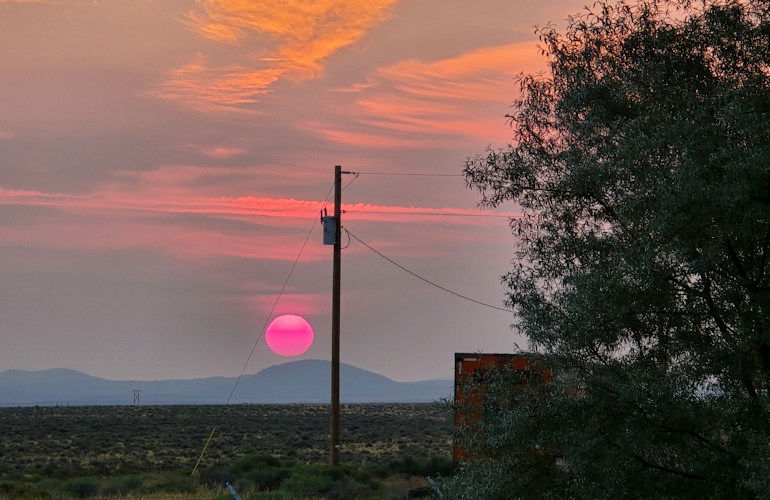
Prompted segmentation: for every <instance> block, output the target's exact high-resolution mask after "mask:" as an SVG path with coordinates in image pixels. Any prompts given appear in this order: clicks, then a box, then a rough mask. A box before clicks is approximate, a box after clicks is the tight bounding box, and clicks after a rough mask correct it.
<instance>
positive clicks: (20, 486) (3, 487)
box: [0, 481, 50, 498]
mask: <svg viewBox="0 0 770 500" xmlns="http://www.w3.org/2000/svg"><path fill="white" fill-rule="evenodd" d="M49 496H50V494H49V493H48V492H47V491H42V490H40V489H38V488H35V487H33V486H31V485H29V484H27V483H22V482H15V481H0V497H9V498H46V497H49Z"/></svg>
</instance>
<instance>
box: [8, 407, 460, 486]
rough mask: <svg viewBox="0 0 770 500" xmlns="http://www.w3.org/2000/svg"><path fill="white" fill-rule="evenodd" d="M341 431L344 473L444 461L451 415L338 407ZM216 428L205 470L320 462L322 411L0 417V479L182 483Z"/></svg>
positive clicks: (41, 412)
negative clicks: (246, 463) (250, 458)
mask: <svg viewBox="0 0 770 500" xmlns="http://www.w3.org/2000/svg"><path fill="white" fill-rule="evenodd" d="M342 425H343V437H344V442H343V450H342V451H343V453H342V458H343V461H344V462H345V463H348V464H354V465H359V466H360V465H369V464H376V463H387V462H388V461H389V460H394V459H398V458H400V457H405V456H407V457H412V458H414V459H416V460H419V461H421V462H423V461H429V460H430V459H431V457H434V456H436V457H446V458H448V457H450V456H451V439H452V437H451V436H452V423H451V415H450V412H449V410H448V409H446V408H443V407H442V406H441V405H435V404H356V405H343V408H342ZM214 427H216V428H217V429H218V431H217V433H216V435H215V438H214V440H213V442H212V444H211V446H210V447H209V450H208V452H207V454H206V458H205V460H204V466H205V465H208V464H211V463H219V464H229V463H232V462H234V461H235V460H237V459H238V458H239V457H243V456H245V455H255V454H270V455H274V456H276V457H278V458H280V459H293V460H296V461H298V462H302V463H325V462H326V461H327V460H328V432H329V408H328V406H326V405H305V404H303V405H231V406H227V407H223V406H104V407H96V406H84V407H30V408H22V407H19V408H0V428H1V429H2V430H1V431H0V449H2V450H3V453H0V478H5V479H15V480H16V479H25V478H29V477H32V476H45V477H51V478H72V477H76V476H105V475H113V476H114V475H119V476H124V477H131V476H125V475H130V474H141V473H148V472H163V471H175V470H184V471H187V472H186V473H187V474H189V473H190V471H192V468H193V466H194V465H195V461H196V460H197V459H198V456H199V454H200V452H201V449H202V448H203V444H204V442H205V441H206V438H207V437H208V435H209V433H210V432H211V430H212V429H213V428H214ZM126 481H130V480H129V479H126ZM120 487H121V486H119V485H116V486H115V488H120Z"/></svg>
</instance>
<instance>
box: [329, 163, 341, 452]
mask: <svg viewBox="0 0 770 500" xmlns="http://www.w3.org/2000/svg"><path fill="white" fill-rule="evenodd" d="M334 219H335V220H336V225H335V226H336V227H335V228H334V270H333V272H332V373H331V375H332V421H331V431H332V440H331V441H332V442H331V459H332V465H339V464H340V287H341V282H340V264H341V263H342V246H341V243H342V167H341V166H340V165H335V167H334Z"/></svg>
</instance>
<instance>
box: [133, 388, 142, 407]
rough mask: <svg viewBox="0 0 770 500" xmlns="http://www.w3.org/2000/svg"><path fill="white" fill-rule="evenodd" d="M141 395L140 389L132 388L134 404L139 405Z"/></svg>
mask: <svg viewBox="0 0 770 500" xmlns="http://www.w3.org/2000/svg"><path fill="white" fill-rule="evenodd" d="M141 396H142V390H141V389H134V406H139V404H140V398H141Z"/></svg>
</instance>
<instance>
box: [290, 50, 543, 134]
mask: <svg viewBox="0 0 770 500" xmlns="http://www.w3.org/2000/svg"><path fill="white" fill-rule="evenodd" d="M541 67H544V63H543V60H542V57H541V56H540V55H539V53H538V51H537V47H536V46H535V44H534V43H532V42H526V43H516V44H510V45H502V46H495V47H487V48H483V49H479V50H474V51H471V52H468V53H465V54H461V55H459V56H457V57H453V58H449V59H442V60H438V61H427V62H426V61H419V60H408V61H402V62H399V63H396V64H394V65H391V66H388V67H384V68H380V69H379V70H377V71H376V72H375V73H373V74H372V75H370V76H369V77H368V78H367V79H366V81H365V82H363V83H358V84H356V85H354V86H352V87H350V88H347V89H340V91H343V92H345V93H346V94H348V95H349V94H350V93H354V94H358V95H359V96H360V97H359V98H358V99H356V100H355V104H354V105H353V107H352V108H350V107H348V108H347V109H346V110H345V111H346V113H347V116H349V115H353V116H355V117H356V119H355V126H356V128H355V131H352V130H341V127H340V126H338V125H336V124H330V123H325V124H318V123H308V124H305V125H306V127H307V128H310V129H313V130H316V131H317V132H318V133H320V134H322V135H324V136H326V137H327V138H329V139H331V140H336V141H338V142H342V143H345V144H351V145H356V146H360V147H371V146H380V147H398V146H399V145H401V146H404V147H414V146H416V145H417V146H419V145H423V146H429V147H432V146H436V145H437V144H443V145H453V144H454V145H456V144H457V143H458V138H463V139H465V141H466V142H467V143H470V144H474V145H476V144H478V142H479V140H482V141H484V142H490V141H495V142H505V141H506V140H507V138H508V130H507V127H506V126H505V119H504V118H503V117H502V115H503V114H504V113H505V109H506V105H507V104H508V103H509V102H511V101H512V100H513V94H514V92H515V86H514V77H515V76H516V75H517V74H519V73H521V72H534V71H537V70H538V69H539V68H541ZM378 136H380V137H383V139H384V140H383V143H381V144H377V142H376V141H372V138H376V137H378Z"/></svg>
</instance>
